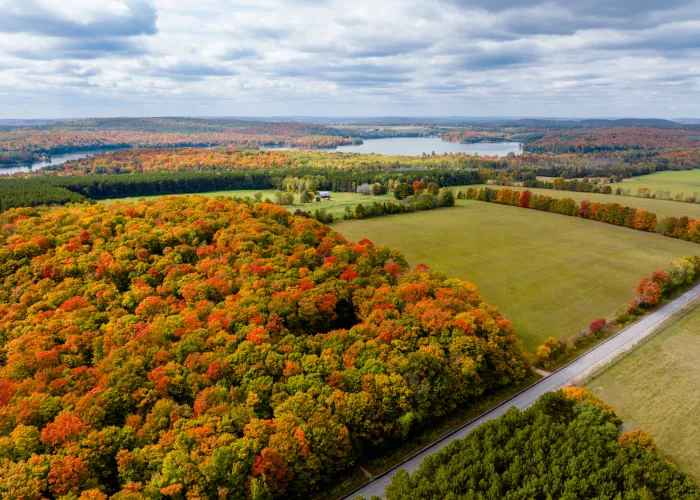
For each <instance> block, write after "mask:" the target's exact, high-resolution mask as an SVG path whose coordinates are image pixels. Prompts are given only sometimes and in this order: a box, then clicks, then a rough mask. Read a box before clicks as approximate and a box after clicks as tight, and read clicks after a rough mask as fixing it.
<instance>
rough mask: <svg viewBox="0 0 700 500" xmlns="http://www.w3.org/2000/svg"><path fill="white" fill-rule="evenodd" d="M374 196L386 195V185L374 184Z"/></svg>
mask: <svg viewBox="0 0 700 500" xmlns="http://www.w3.org/2000/svg"><path fill="white" fill-rule="evenodd" d="M372 194H373V195H374V196H381V195H383V194H386V187H384V184H381V183H379V182H375V183H374V184H372Z"/></svg>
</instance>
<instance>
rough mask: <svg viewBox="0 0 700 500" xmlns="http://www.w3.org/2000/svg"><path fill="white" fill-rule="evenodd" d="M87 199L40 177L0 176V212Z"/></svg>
mask: <svg viewBox="0 0 700 500" xmlns="http://www.w3.org/2000/svg"><path fill="white" fill-rule="evenodd" d="M82 201H87V198H86V197H85V196H83V195H82V194H80V193H76V192H73V191H72V190H68V189H66V188H64V187H60V186H55V185H52V184H50V183H47V182H43V181H42V180H40V179H14V178H5V179H3V178H0V212H2V211H4V210H8V209H10V208H15V207H34V206H37V205H65V204H66V203H74V202H82Z"/></svg>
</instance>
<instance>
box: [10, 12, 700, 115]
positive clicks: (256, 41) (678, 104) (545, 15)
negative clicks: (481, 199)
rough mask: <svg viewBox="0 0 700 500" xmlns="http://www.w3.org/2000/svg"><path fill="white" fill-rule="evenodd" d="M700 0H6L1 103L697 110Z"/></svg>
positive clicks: (23, 106) (27, 108) (136, 107)
mask: <svg viewBox="0 0 700 500" xmlns="http://www.w3.org/2000/svg"><path fill="white" fill-rule="evenodd" d="M699 56H700V0H698V1H685V0H663V1H661V0H635V1H632V0H618V1H614V2H613V1H603V0H589V1H586V0H579V1H571V0H547V1H539V0H519V1H516V0H474V1H468V0H351V1H347V0H344V1H339V0H338V1H336V0H228V1H227V0H196V1H192V0H70V1H68V0H66V1H63V0H61V1H58V0H0V118H52V117H54V118H56V117H85V116H175V115H178V116H185V115H186V116H291V115H295V116H387V115H392V116H417V115H420V116H549V117H556V116H559V117H591V116H598V117H606V116H615V117H621V116H629V117H663V118H672V117H700V92H698V91H699V90H700V57H699Z"/></svg>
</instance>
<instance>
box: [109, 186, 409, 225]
mask: <svg viewBox="0 0 700 500" xmlns="http://www.w3.org/2000/svg"><path fill="white" fill-rule="evenodd" d="M255 193H262V194H263V200H265V198H269V199H270V200H272V201H273V202H274V201H275V190H274V189H243V190H234V191H210V192H207V193H189V194H177V195H168V196H210V197H212V198H215V197H217V196H231V197H238V198H245V197H246V196H250V197H251V198H252V197H253V195H254V194H255ZM163 196H164V195H155V196H143V197H141V198H114V199H109V200H100V201H99V203H115V202H117V201H122V202H127V203H133V202H135V201H139V200H142V199H143V200H155V199H157V198H161V197H163ZM389 200H394V201H396V200H395V199H394V195H393V194H385V195H382V196H372V195H370V196H367V195H361V194H357V193H331V199H330V200H322V201H320V202H318V203H317V202H315V201H314V202H311V203H300V202H299V195H298V194H295V195H294V201H295V203H294V205H287V209H289V210H290V211H292V212H293V211H295V210H296V209H297V208H300V209H302V210H311V211H313V210H316V209H317V208H323V209H325V210H326V211H327V212H328V213H329V214H333V217H334V218H335V219H342V218H343V213H344V212H345V207H346V206H348V207H350V208H353V209H354V208H355V207H356V206H357V205H359V204H363V205H368V204H371V203H372V202H375V201H379V202H384V201H389Z"/></svg>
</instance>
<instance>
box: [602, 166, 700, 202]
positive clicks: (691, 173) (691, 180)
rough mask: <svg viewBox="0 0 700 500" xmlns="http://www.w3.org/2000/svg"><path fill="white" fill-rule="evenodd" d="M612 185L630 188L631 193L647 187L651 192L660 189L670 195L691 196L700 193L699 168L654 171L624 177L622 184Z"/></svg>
mask: <svg viewBox="0 0 700 500" xmlns="http://www.w3.org/2000/svg"><path fill="white" fill-rule="evenodd" d="M613 185H614V186H622V187H623V188H625V189H631V190H632V194H634V193H635V192H636V191H637V189H638V188H649V189H651V192H652V193H653V192H655V191H658V190H659V189H660V190H662V191H669V192H670V193H671V196H673V195H675V194H676V193H684V194H685V195H686V196H691V195H692V194H693V193H700V170H680V171H677V172H671V171H667V172H656V173H653V174H649V175H640V176H639V177H632V178H631V179H625V180H624V181H623V182H622V184H613Z"/></svg>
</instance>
